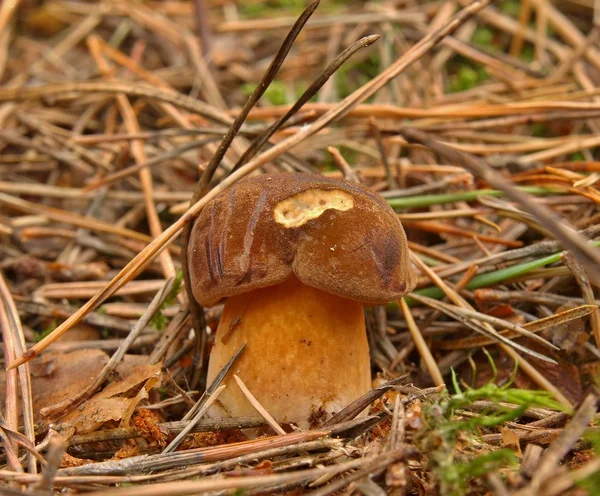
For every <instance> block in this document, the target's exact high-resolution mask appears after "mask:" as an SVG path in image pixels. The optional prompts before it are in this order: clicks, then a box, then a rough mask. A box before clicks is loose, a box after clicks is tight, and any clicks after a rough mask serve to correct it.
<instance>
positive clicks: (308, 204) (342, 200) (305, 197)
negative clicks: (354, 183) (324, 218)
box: [273, 189, 354, 228]
mask: <svg viewBox="0 0 600 496" xmlns="http://www.w3.org/2000/svg"><path fill="white" fill-rule="evenodd" d="M352 207H354V200H353V198H352V196H351V195H349V194H348V193H346V192H345V191H341V190H339V189H330V190H325V189H309V190H306V191H302V192H301V193H298V194H296V195H293V196H290V197H289V198H286V199H285V200H282V201H280V202H279V203H278V204H277V205H275V208H274V209H273V215H274V217H275V221H276V222H277V223H279V224H281V225H282V226H283V227H286V228H290V227H300V226H302V225H303V224H306V223H307V222H308V221H309V220H312V219H316V218H317V217H320V216H321V215H322V214H323V212H325V211H326V210H329V209H333V210H339V211H341V212H345V211H347V210H350V209H351V208H352Z"/></svg>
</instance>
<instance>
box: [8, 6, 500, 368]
mask: <svg viewBox="0 0 600 496" xmlns="http://www.w3.org/2000/svg"><path fill="white" fill-rule="evenodd" d="M489 3H490V0H475V1H473V2H471V3H470V4H469V5H468V6H467V7H465V8H463V9H462V10H461V11H460V12H458V13H457V14H456V15H455V16H454V17H452V18H451V19H450V20H449V21H448V22H447V23H446V24H444V26H442V27H441V28H440V29H437V30H435V31H432V32H430V33H428V34H427V35H426V36H424V37H423V38H422V39H421V40H420V41H419V42H418V43H417V44H415V45H414V46H413V48H412V49H411V50H409V51H408V52H406V53H405V54H403V55H402V56H401V57H400V58H399V59H398V60H397V61H396V62H395V63H394V64H393V65H392V66H390V67H389V68H387V69H386V70H385V71H384V72H382V73H381V74H380V75H379V76H377V77H375V78H374V79H372V80H371V81H369V82H368V83H367V84H365V85H364V86H362V87H361V88H359V89H357V90H356V91H355V92H354V93H352V94H351V95H349V96H348V97H346V98H345V99H344V100H342V101H341V102H340V103H339V104H337V105H335V106H334V107H332V108H331V109H330V110H329V111H328V112H327V113H325V114H324V115H323V116H321V117H320V118H319V119H317V120H316V121H315V122H313V123H312V124H310V125H309V126H307V127H305V128H302V129H301V130H299V131H298V132H297V133H295V134H294V135H292V136H290V137H289V138H286V139H284V140H282V141H280V142H279V143H277V144H276V145H275V146H273V147H272V148H270V149H269V150H267V151H265V152H263V153H262V154H261V155H259V156H257V157H255V158H254V159H252V160H251V161H250V162H248V163H247V164H246V165H244V166H242V167H241V168H240V169H238V170H237V171H235V172H234V173H232V174H231V175H230V176H229V177H227V178H226V179H224V180H223V181H222V182H221V183H220V184H219V185H218V186H216V187H214V188H213V189H212V190H210V191H209V192H208V193H206V195H205V196H204V197H203V198H202V199H200V200H199V201H197V202H196V203H195V204H194V205H192V206H191V207H190V208H189V210H188V211H187V212H186V213H185V214H184V215H182V216H181V217H180V218H179V219H178V220H177V221H176V222H174V223H173V224H172V225H171V226H170V227H168V228H167V229H165V231H164V232H163V233H162V234H161V235H160V236H158V237H157V238H155V239H154V240H153V241H152V242H151V243H150V244H149V245H148V246H147V247H146V248H145V249H144V250H142V251H141V252H140V253H139V254H138V255H136V256H135V257H134V258H133V259H132V260H131V261H130V262H129V263H128V264H127V266H126V267H124V268H123V269H122V270H121V271H120V272H119V273H118V274H117V275H116V276H115V277H114V278H113V279H112V280H111V281H110V282H109V283H108V284H107V285H106V287H105V288H104V289H103V290H102V291H100V292H99V293H98V294H96V295H95V296H94V297H93V298H91V299H90V300H89V301H88V302H87V303H85V304H84V305H83V306H82V307H81V308H79V309H78V310H77V312H75V313H74V314H73V315H72V316H71V317H69V318H68V319H67V320H66V321H65V322H63V323H62V324H61V325H60V326H58V327H57V328H56V329H55V330H54V331H53V332H52V333H51V334H49V335H48V336H46V337H45V338H44V339H42V340H41V341H40V342H38V343H36V344H35V345H34V346H33V347H31V348H30V349H29V350H28V351H26V352H25V353H24V354H23V356H21V357H20V358H17V360H15V362H14V363H13V364H11V366H10V368H14V367H17V366H19V365H21V364H23V363H25V362H27V361H29V360H31V359H33V358H34V357H36V356H38V355H39V354H40V353H41V352H42V351H43V350H45V349H46V348H47V347H48V346H49V345H50V344H52V343H53V342H54V341H56V340H57V339H58V338H59V337H60V336H62V335H63V334H64V333H65V332H66V331H67V330H68V329H69V328H70V327H72V326H73V325H75V324H77V323H79V322H81V320H82V319H83V317H84V316H85V315H86V314H87V313H89V312H90V311H92V310H94V309H95V308H97V307H98V305H100V304H101V303H102V302H103V301H105V300H106V299H107V298H109V297H110V296H111V295H112V294H114V292H115V291H116V290H118V289H119V288H121V287H122V286H123V285H125V284H126V283H127V282H129V281H130V280H131V279H133V278H134V277H136V276H137V275H138V274H139V273H140V272H141V271H142V270H143V269H144V268H145V267H146V266H148V265H149V264H150V263H151V262H152V261H153V260H154V258H155V257H156V256H157V255H158V254H159V253H160V252H161V251H162V250H164V249H165V248H166V246H167V244H168V243H169V242H171V241H172V240H173V239H174V238H175V237H176V236H178V235H179V234H180V233H181V230H182V229H183V227H184V226H185V225H187V224H189V223H191V222H193V221H194V219H195V218H196V216H197V215H198V214H199V212H200V211H201V210H202V209H203V208H204V206H205V205H206V204H207V203H208V202H210V201H211V200H213V199H214V198H215V197H216V196H217V195H218V194H219V193H221V192H222V191H224V190H226V189H227V188H228V187H230V186H231V185H232V184H235V183H236V182H237V181H238V180H240V179H241V178H243V177H244V176H246V175H247V174H249V173H250V172H252V171H254V170H256V169H258V168H259V167H261V166H262V165H264V164H267V163H269V162H270V161H272V160H274V159H275V158H277V157H278V156H279V155H281V154H282V153H284V152H285V151H287V150H289V149H290V148H292V147H293V146H294V145H296V144H298V143H300V142H301V141H303V140H305V139H307V138H308V137H310V136H312V135H313V134H315V133H317V132H318V131H319V130H321V129H323V128H324V127H325V126H326V125H327V124H329V123H330V122H332V121H335V120H337V119H340V118H341V117H343V116H344V115H346V114H347V113H348V112H349V111H350V110H351V109H352V108H354V107H356V106H357V105H358V104H359V103H361V102H362V101H364V100H366V99H367V98H369V97H370V96H372V95H373V94H375V93H376V92H377V91H378V90H380V89H381V88H382V87H384V86H385V85H386V84H387V83H388V82H389V81H391V80H392V79H394V78H395V77H397V76H398V74H400V73H401V72H402V71H404V70H405V69H406V68H407V67H408V66H410V65H411V64H412V63H413V62H414V61H415V60H418V59H419V58H421V57H422V56H423V55H424V54H425V53H427V52H428V51H429V50H431V49H432V48H433V47H434V46H436V45H437V44H438V43H439V42H440V41H441V40H442V39H443V38H444V37H445V36H447V35H448V34H449V33H451V32H452V31H454V30H455V29H456V28H458V27H459V26H460V25H461V24H463V23H464V22H466V21H467V20H468V19H469V18H470V17H471V16H472V15H473V14H475V13H476V12H478V11H480V10H481V9H483V8H484V7H486V6H487V5H488V4H489ZM95 84H96V85H98V84H99V83H95ZM77 86H78V85H75V90H77ZM99 86H100V87H102V88H104V89H107V88H109V90H110V91H111V92H117V93H125V94H132V93H131V87H130V86H129V85H127V84H125V85H119V84H109V85H102V84H100V85H99ZM80 88H81V86H80V87H79V89H80ZM86 88H87V89H88V91H102V90H101V89H98V86H96V87H94V86H93V85H87V86H86ZM91 88H94V89H93V90H92V89H91ZM54 89H56V90H57V92H60V91H62V92H64V91H65V87H64V86H61V85H58V87H54ZM69 89H70V91H72V90H73V87H70V88H69ZM32 90H33V91H32ZM35 90H37V91H35ZM151 90H152V91H150V94H151V95H155V94H156V93H157V92H158V91H159V90H156V89H155V88H152V89H151ZM40 94H44V92H43V91H42V92H40V91H39V89H38V88H33V89H31V88H29V89H27V91H25V92H24V93H19V92H14V91H12V90H10V89H3V90H0V101H1V100H2V99H7V100H14V99H19V98H25V97H28V98H32V97H33V98H38V97H39V96H40ZM146 94H147V92H146ZM167 95H168V96H169V98H170V97H171V96H172V95H171V94H167ZM161 96H163V97H164V96H165V94H164V93H161ZM178 97H179V95H176V96H175V97H174V98H173V99H172V100H173V101H172V103H175V104H177V102H178V101H179V100H178ZM194 101H195V102H196V100H194ZM202 111H203V112H204V114H205V116H206V117H209V118H210V117H212V118H215V117H217V116H218V118H219V119H221V114H220V112H217V113H216V114H215V113H214V112H213V111H212V110H211V111H208V110H207V108H206V107H203V108H202ZM214 120H217V119H214ZM220 122H221V123H222V120H221V121H220Z"/></svg>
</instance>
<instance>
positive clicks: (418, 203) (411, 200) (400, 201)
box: [386, 186, 565, 208]
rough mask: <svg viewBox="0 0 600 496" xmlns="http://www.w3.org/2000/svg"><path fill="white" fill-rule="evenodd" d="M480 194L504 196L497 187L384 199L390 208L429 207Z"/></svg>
mask: <svg viewBox="0 0 600 496" xmlns="http://www.w3.org/2000/svg"><path fill="white" fill-rule="evenodd" d="M517 189H519V190H520V191H522V192H524V193H529V194H530V195H537V196H545V195H556V194H560V193H565V192H564V191H563V190H560V189H557V188H543V187H540V186H520V187H519V188H517ZM480 196H492V197H499V196H504V192H502V191H500V190H497V189H476V190H473V191H463V192H461V193H446V194H439V195H417V196H408V197H406V198H387V199H386V201H387V202H388V204H389V205H390V207H392V208H413V207H429V206H431V205H440V204H442V203H453V202H457V201H473V200H476V199H477V198H479V197H480Z"/></svg>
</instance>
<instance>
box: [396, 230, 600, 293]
mask: <svg viewBox="0 0 600 496" xmlns="http://www.w3.org/2000/svg"><path fill="white" fill-rule="evenodd" d="M591 244H592V246H600V241H593V242H591ZM561 255H562V252H558V253H554V254H553V255H548V256H546V257H542V258H538V259H536V260H531V261H529V262H524V263H521V264H517V265H513V266H511V267H507V268H505V269H499V270H495V271H493V272H488V273H487V274H480V275H478V276H475V277H473V279H471V281H470V282H469V284H467V286H466V288H467V289H479V288H484V287H486V286H493V285H495V284H501V283H503V282H505V281H507V280H509V279H512V278H514V277H519V276H522V275H524V274H527V273H528V272H530V271H532V270H535V269H539V268H540V267H544V266H546V265H549V264H552V263H555V262H558V261H559V260H560V257H561ZM414 293H415V294H418V295H422V296H428V297H429V298H443V297H444V292H443V291H442V290H441V289H440V288H438V287H437V286H430V287H427V288H423V289H418V290H416V291H414ZM407 303H408V304H409V305H411V304H412V305H414V304H415V303H416V302H415V301H414V300H411V299H410V297H408V298H407Z"/></svg>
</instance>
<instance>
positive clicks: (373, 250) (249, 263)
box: [188, 173, 416, 428]
mask: <svg viewBox="0 0 600 496" xmlns="http://www.w3.org/2000/svg"><path fill="white" fill-rule="evenodd" d="M188 263H189V269H190V278H191V284H192V291H193V295H194V297H195V298H196V300H197V301H198V302H199V303H200V304H201V305H203V306H207V307H210V306H213V305H216V304H217V303H219V302H221V301H222V300H225V299H226V300H225V307H224V310H223V315H222V317H221V321H220V323H219V328H218V330H217V333H216V336H215V346H214V348H213V350H212V352H211V356H210V361H209V367H208V382H209V383H210V382H211V381H212V380H213V379H214V377H215V375H216V374H217V373H218V372H219V370H220V369H221V367H222V366H223V365H224V364H225V362H226V361H227V360H228V359H229V358H230V357H231V355H232V354H233V353H234V352H235V351H236V350H237V349H239V347H240V346H241V344H242V343H243V342H244V341H247V348H246V350H245V352H244V354H243V355H242V356H241V357H240V358H239V359H238V361H237V362H236V364H235V365H234V368H233V370H232V372H231V373H230V376H229V377H228V378H226V380H225V384H227V389H226V390H225V391H224V392H223V394H222V395H221V396H220V398H219V402H220V405H219V407H218V408H217V409H214V410H213V411H212V412H211V415H212V416H213V417H228V416H245V415H255V414H256V413H255V411H254V409H253V407H252V406H251V405H250V403H249V402H248V400H247V399H246V397H245V396H244V395H243V393H242V392H241V391H240V389H239V388H238V386H237V384H236V383H235V381H234V380H233V374H236V375H238V376H239V377H240V378H241V379H242V380H243V381H244V383H245V384H246V386H248V388H249V390H250V391H251V392H252V393H253V394H254V396H255V397H256V398H257V399H258V401H259V402H260V403H261V404H262V405H263V406H264V407H265V408H266V409H267V411H268V412H269V413H270V414H271V415H272V416H273V417H274V418H275V419H276V420H277V421H278V422H279V423H282V424H289V423H294V424H297V425H298V426H300V427H303V428H304V427H307V426H308V425H309V423H310V419H311V417H312V418H314V415H323V414H327V415H330V414H332V413H334V412H337V411H339V410H341V409H342V408H343V407H345V406H346V405H348V404H349V403H351V402H352V401H354V400H355V399H357V398H358V397H359V396H361V395H362V394H364V393H366V392H367V391H368V390H369V389H370V388H371V368H370V361H369V347H368V343H367V335H366V331H365V322H364V315H363V304H367V305H373V304H384V303H388V302H390V301H393V300H396V299H398V298H400V297H401V296H403V295H404V294H406V293H408V292H409V291H411V290H412V289H413V288H414V285H415V282H416V278H415V275H414V273H413V271H412V268H411V266H410V263H409V254H408V245H407V241H406V235H405V234H404V230H403V228H402V225H401V223H400V221H399V220H398V218H397V216H396V214H395V213H394V211H393V210H392V209H391V208H390V207H389V206H388V205H387V203H386V202H385V201H384V200H383V199H382V198H381V197H380V196H379V195H377V194H375V193H373V192H371V191H369V190H368V189H367V188H365V187H363V186H360V185H358V184H354V183H350V182H347V181H342V180H337V179H331V178H327V177H324V176H320V175H313V174H300V173H282V174H274V175H263V176H258V177H253V178H250V179H246V180H244V181H241V182H239V183H238V184H236V185H235V186H233V187H232V188H231V189H229V190H227V191H225V192H224V193H222V194H221V195H219V196H218V197H216V198H215V199H214V200H213V201H212V202H211V203H209V204H208V205H207V206H206V207H205V208H204V209H203V210H202V213H201V214H200V216H199V217H198V218H197V219H196V222H195V224H194V227H193V230H192V235H191V238H190V243H189V246H188Z"/></svg>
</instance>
